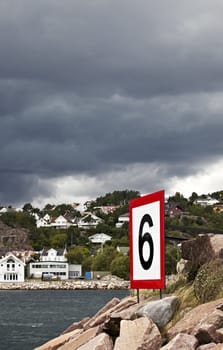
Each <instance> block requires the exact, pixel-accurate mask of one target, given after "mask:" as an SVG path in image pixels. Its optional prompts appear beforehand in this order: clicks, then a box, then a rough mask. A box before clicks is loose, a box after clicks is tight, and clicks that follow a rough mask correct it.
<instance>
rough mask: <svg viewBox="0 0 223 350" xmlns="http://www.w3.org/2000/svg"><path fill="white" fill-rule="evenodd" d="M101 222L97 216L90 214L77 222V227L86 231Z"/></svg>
mask: <svg viewBox="0 0 223 350" xmlns="http://www.w3.org/2000/svg"><path fill="white" fill-rule="evenodd" d="M101 222H103V220H102V219H101V218H99V217H98V216H96V215H94V214H92V213H87V214H86V215H85V216H83V217H82V218H81V219H80V220H79V222H78V227H80V228H83V229H84V228H85V229H88V228H91V227H96V226H97V225H98V224H99V223H101Z"/></svg>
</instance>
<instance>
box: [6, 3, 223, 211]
mask: <svg viewBox="0 0 223 350" xmlns="http://www.w3.org/2000/svg"><path fill="white" fill-rule="evenodd" d="M222 13H223V2H222V0H219V1H218V0H212V1H210V0H195V1H192V2H189V1H186V0H181V1H179V0H169V1H166V0H154V1H151V0H139V1H132V0H63V1H61V0H38V1H30V0H19V1H18V0H1V1H0V123H1V124H0V205H17V206H19V205H24V203H27V202H30V203H33V204H34V205H36V206H39V207H40V206H43V205H45V204H46V203H72V202H77V201H83V200H86V199H94V198H96V197H98V196H102V195H104V194H106V193H108V192H113V191H114V190H125V189H130V190H138V191H140V192H141V193H143V194H145V193H151V192H154V191H157V190H160V189H164V190H165V192H166V195H172V194H174V193H175V192H176V191H178V192H180V193H182V194H184V195H185V196H186V197H189V196H190V195H191V193H192V192H197V193H198V194H203V193H211V192H214V191H218V190H222V189H223V181H222V173H223V21H222Z"/></svg>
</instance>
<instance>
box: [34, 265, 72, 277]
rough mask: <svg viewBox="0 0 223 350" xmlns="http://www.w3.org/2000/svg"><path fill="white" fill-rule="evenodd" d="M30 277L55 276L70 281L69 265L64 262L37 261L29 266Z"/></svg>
mask: <svg viewBox="0 0 223 350" xmlns="http://www.w3.org/2000/svg"><path fill="white" fill-rule="evenodd" d="M28 274H29V277H34V278H43V276H44V275H45V276H47V275H48V276H54V277H58V278H60V279H65V280H66V279H68V277H69V269H68V263H67V262H62V261H36V262H31V263H30V264H29V269H28Z"/></svg>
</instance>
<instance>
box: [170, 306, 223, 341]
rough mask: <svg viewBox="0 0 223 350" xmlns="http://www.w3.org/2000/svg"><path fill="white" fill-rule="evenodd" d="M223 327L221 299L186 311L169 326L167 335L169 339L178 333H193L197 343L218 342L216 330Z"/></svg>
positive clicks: (218, 336)
mask: <svg viewBox="0 0 223 350" xmlns="http://www.w3.org/2000/svg"><path fill="white" fill-rule="evenodd" d="M222 327H223V299H220V300H215V301H212V302H209V303H206V304H202V305H199V306H197V307H195V308H194V309H192V310H191V311H189V312H187V313H186V314H185V315H184V317H183V318H182V319H181V320H180V321H178V322H177V323H176V324H175V325H174V326H173V327H171V328H170V329H169V330H168V332H167V336H168V339H169V340H171V339H172V338H174V337H175V336H176V335H177V334H179V333H187V334H191V335H194V336H195V337H196V338H197V339H198V341H199V345H202V344H206V343H211V342H214V343H219V342H220V341H221V339H220V338H221V335H220V334H219V333H218V330H219V329H221V328H222Z"/></svg>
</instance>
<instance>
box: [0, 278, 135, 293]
mask: <svg viewBox="0 0 223 350" xmlns="http://www.w3.org/2000/svg"><path fill="white" fill-rule="evenodd" d="M129 288H130V282H129V281H125V280H121V279H119V278H117V277H113V276H112V277H111V276H109V277H108V278H103V279H101V280H80V279H75V280H66V281H52V280H51V281H41V280H27V281H25V282H6V283H4V282H1V283H0V290H60V289H61V290H75V289H76V290H80V289H93V290H95V289H98V290H106V289H129Z"/></svg>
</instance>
